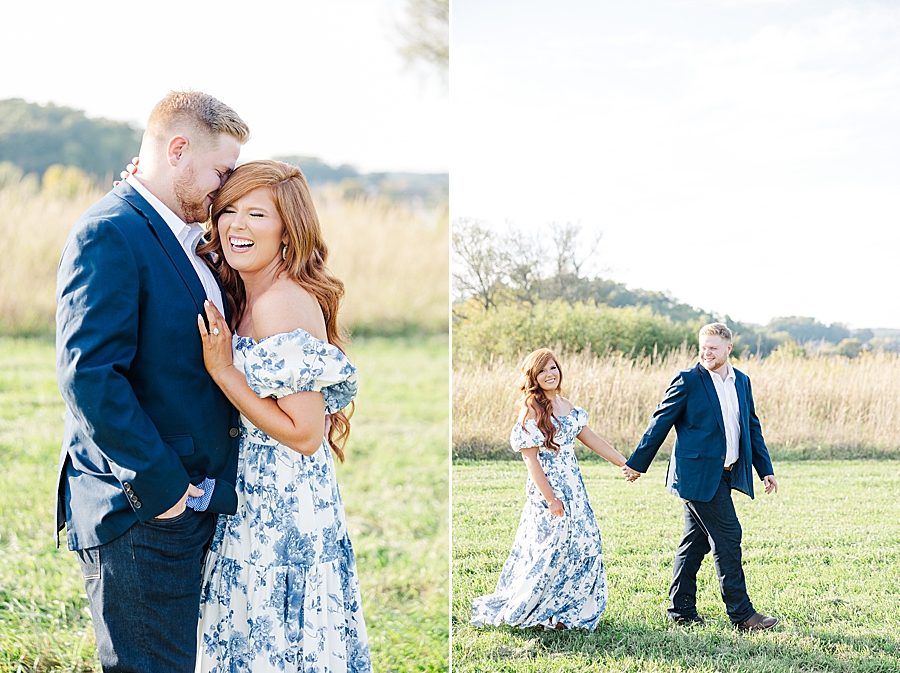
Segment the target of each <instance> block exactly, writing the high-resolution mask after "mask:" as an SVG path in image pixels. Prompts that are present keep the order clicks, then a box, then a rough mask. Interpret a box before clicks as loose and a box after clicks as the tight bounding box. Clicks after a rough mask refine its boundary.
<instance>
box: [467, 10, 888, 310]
mask: <svg viewBox="0 0 900 673" xmlns="http://www.w3.org/2000/svg"><path fill="white" fill-rule="evenodd" d="M452 8H453V14H452V29H453V32H452V36H453V41H452V55H451V64H452V71H451V72H452V78H451V119H452V125H451V129H452V143H451V148H452V149H451V155H450V156H451V160H450V166H451V175H452V177H451V193H452V197H451V216H452V217H453V218H458V217H464V216H468V217H476V218H479V219H483V220H486V221H488V222H490V223H492V224H495V225H497V226H503V224H504V222H505V221H507V220H508V221H512V222H513V223H515V224H516V225H518V226H521V227H526V228H534V227H538V226H540V225H541V224H543V223H546V222H549V221H552V220H557V221H566V220H573V221H574V220H579V221H581V222H582V224H583V225H584V226H585V228H586V229H590V228H596V229H602V230H603V232H604V235H603V242H602V244H601V253H600V255H599V258H598V260H597V262H598V264H597V266H598V267H599V268H604V269H606V271H605V273H604V274H603V275H605V276H607V277H611V278H614V279H615V280H618V281H620V282H625V283H627V284H628V285H630V286H633V287H643V288H646V289H652V290H668V291H670V292H672V293H673V294H674V295H675V296H676V297H677V298H678V299H679V300H681V301H685V302H688V303H690V304H693V305H695V306H698V307H701V308H704V309H707V310H712V311H717V312H720V313H723V314H724V313H728V314H730V315H731V316H732V317H734V318H736V319H739V320H743V321H750V322H758V323H765V322H767V321H768V320H770V319H771V318H772V317H775V316H786V315H806V316H814V317H816V318H818V319H819V320H822V321H824V322H834V321H839V322H844V323H848V324H850V325H851V326H852V327H895V328H897V327H900V302H898V301H897V300H896V294H897V291H898V290H897V288H898V285H900V279H898V273H897V268H898V266H900V264H898V262H897V260H896V257H897V255H898V251H900V161H898V156H900V131H898V121H900V4H898V3H896V2H869V1H865V0H862V1H858V2H847V1H845V2H837V1H829V0H796V1H790V0H787V1H782V2H779V1H770V2H762V1H753V0H746V1H744V0H732V1H726V0H721V1H718V2H716V1H699V0H698V1H693V2H690V1H682V2H675V1H672V2H666V1H663V0H659V1H656V2H650V1H646V0H635V1H632V2H611V1H604V2H572V1H566V0H562V1H560V2H557V3H553V4H552V5H551V4H550V3H546V2H531V1H528V0H523V1H517V2H511V1H509V2H507V1H496V0H492V1H490V2H481V1H477V0H453V4H452ZM729 262H730V264H729Z"/></svg>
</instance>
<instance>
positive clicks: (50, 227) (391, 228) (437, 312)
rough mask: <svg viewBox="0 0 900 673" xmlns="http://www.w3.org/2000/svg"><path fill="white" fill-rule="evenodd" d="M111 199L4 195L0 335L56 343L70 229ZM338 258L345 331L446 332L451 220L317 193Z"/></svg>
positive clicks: (5, 191)
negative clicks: (46, 337) (58, 293)
mask: <svg viewBox="0 0 900 673" xmlns="http://www.w3.org/2000/svg"><path fill="white" fill-rule="evenodd" d="M104 193H105V192H104V191H103V190H100V189H91V188H89V187H84V186H83V187H81V188H80V189H78V190H77V192H76V193H75V194H74V195H72V196H62V195H58V194H56V195H55V194H53V193H52V190H43V191H41V190H40V189H39V188H38V185H37V183H36V181H34V179H29V178H28V177H26V178H25V179H23V180H20V181H15V182H13V183H12V184H6V185H5V186H3V187H0V237H2V238H3V240H5V241H7V246H8V248H9V250H10V251H9V253H8V254H7V255H6V259H5V260H4V263H3V264H2V265H0V333H7V334H19V335H28V334H50V333H52V331H53V321H54V314H55V310H56V307H55V300H54V293H55V288H56V267H57V264H58V262H59V256H60V252H61V251H62V246H63V244H64V243H65V240H66V237H67V236H68V233H69V231H70V230H71V228H72V226H73V225H74V224H75V222H76V221H77V220H78V218H79V217H80V216H81V214H82V213H83V212H84V211H85V210H86V209H87V208H88V207H89V206H90V205H91V204H92V203H94V202H95V201H96V200H98V199H99V198H100V197H102V196H103V194H104ZM313 199H314V202H315V204H316V208H317V210H318V212H319V218H320V220H321V222H322V228H323V231H324V236H325V240H326V242H327V243H328V246H329V250H330V260H329V266H330V267H331V270H332V271H333V272H334V273H335V274H336V275H337V276H338V277H339V278H340V279H341V280H343V281H344V283H345V285H346V297H345V301H344V304H343V310H342V313H341V321H342V323H343V324H344V325H345V326H346V327H348V328H349V329H350V330H351V331H354V332H359V333H397V332H416V331H420V332H446V330H447V329H448V324H449V318H448V308H447V303H448V297H449V274H450V272H449V269H450V253H449V217H448V210H447V207H446V204H443V205H441V206H439V207H437V208H433V209H427V210H425V209H421V208H415V207H413V206H412V205H409V204H404V203H394V202H391V201H388V200H387V199H385V198H383V197H380V196H359V197H353V198H345V197H343V196H342V192H341V190H339V189H337V188H334V187H325V188H322V189H315V190H313Z"/></svg>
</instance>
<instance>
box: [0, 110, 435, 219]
mask: <svg viewBox="0 0 900 673" xmlns="http://www.w3.org/2000/svg"><path fill="white" fill-rule="evenodd" d="M142 134H143V130H141V129H136V128H134V127H132V126H130V125H129V124H127V123H125V122H118V121H112V120H109V119H90V118H88V117H87V116H86V115H85V114H84V111H83V110H75V109H73V108H69V107H61V106H58V105H54V104H52V103H51V104H49V105H38V104H37V103H28V102H26V101H24V100H22V99H21V98H8V99H5V100H0V163H3V162H4V161H9V162H11V163H13V164H15V165H16V166H18V167H19V168H21V169H22V171H23V172H25V173H37V174H38V175H39V176H42V175H43V174H44V172H45V171H46V170H47V169H48V168H49V167H50V166H52V165H54V164H61V165H63V166H75V167H76V168H79V169H80V170H82V171H83V172H84V173H87V174H89V175H92V176H93V177H94V178H95V179H96V180H97V181H98V182H99V183H101V184H103V185H107V184H108V181H109V180H110V179H112V176H116V175H118V174H119V171H121V170H122V169H123V168H124V167H125V165H126V164H127V163H128V162H129V161H131V157H133V156H135V155H136V154H137V153H138V150H139V149H140V146H141V135H142ZM275 158H276V159H278V160H280V161H284V162H285V163H289V164H293V165H295V166H299V167H300V169H301V170H302V171H303V173H304V175H306V179H307V180H308V181H309V183H310V184H312V185H321V184H326V183H337V184H340V185H342V187H343V189H344V191H345V193H347V194H348V195H351V196H352V195H353V194H354V193H358V194H375V193H377V194H384V195H385V196H387V197H389V198H391V199H393V200H403V201H412V202H414V203H415V202H419V203H422V204H423V205H424V206H429V207H430V206H434V205H439V204H441V203H445V202H446V201H447V199H448V195H449V192H450V176H449V175H448V174H447V173H360V172H359V171H358V170H356V168H354V167H353V166H351V165H349V164H343V165H341V166H331V165H329V164H326V163H325V162H324V161H322V160H321V159H316V158H315V157H305V156H295V155H291V156H280V157H275Z"/></svg>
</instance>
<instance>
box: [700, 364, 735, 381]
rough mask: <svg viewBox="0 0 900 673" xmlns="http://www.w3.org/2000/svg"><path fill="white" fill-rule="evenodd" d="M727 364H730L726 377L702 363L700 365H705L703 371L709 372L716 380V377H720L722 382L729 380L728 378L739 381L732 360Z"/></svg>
mask: <svg viewBox="0 0 900 673" xmlns="http://www.w3.org/2000/svg"><path fill="white" fill-rule="evenodd" d="M726 364H727V366H728V373H727V374H726V375H725V378H724V379H723V378H722V377H721V376H719V375H718V374H716V373H715V372H711V371H709V370H708V369H707V368H706V367H703V365H702V364H701V365H700V366H701V367H703V371H705V372H706V373H707V374H709V376H710V378H712V379H713V380H714V381H715V380H716V379H719V381H721V382H722V383H725V381H727V380H728V379H731V380H732V381H734V382H735V383H737V377H736V376H735V375H734V367H732V366H731V363H730V362H728V363H726Z"/></svg>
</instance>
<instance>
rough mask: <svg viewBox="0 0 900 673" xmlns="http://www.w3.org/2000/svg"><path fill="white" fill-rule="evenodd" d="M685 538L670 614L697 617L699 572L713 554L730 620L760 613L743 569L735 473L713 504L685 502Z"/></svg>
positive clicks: (679, 552) (677, 558) (728, 475)
mask: <svg viewBox="0 0 900 673" xmlns="http://www.w3.org/2000/svg"><path fill="white" fill-rule="evenodd" d="M682 502H683V503H684V537H683V538H682V540H681V544H680V545H679V546H678V550H677V551H676V552H675V564H674V567H673V569H672V584H671V586H670V587H669V599H670V600H671V604H670V606H669V610H668V614H669V617H671V618H672V619H683V618H691V617H695V616H696V615H697V571H698V570H700V564H701V563H702V562H703V557H704V556H706V554H707V553H708V552H710V551H712V554H713V560H714V561H715V564H716V575H717V576H718V578H719V588H720V590H721V592H722V600H723V601H725V609H726V610H727V611H728V617H729V618H730V619H731V621H732V622H733V623H734V624H740V623H741V622H745V621H747V620H748V619H750V617H752V616H753V614H754V613H755V612H756V610H754V609H753V604H752V603H751V602H750V597H749V596H748V595H747V583H746V581H745V579H744V569H743V567H742V566H741V524H740V522H739V521H738V518H737V513H736V512H735V511H734V503H733V502H732V500H731V472H729V471H727V470H724V471H723V472H722V480H721V481H720V482H719V488H718V489H717V490H716V494H715V495H714V496H713V499H712V500H710V501H709V502H696V501H694V500H683V501H682Z"/></svg>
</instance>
